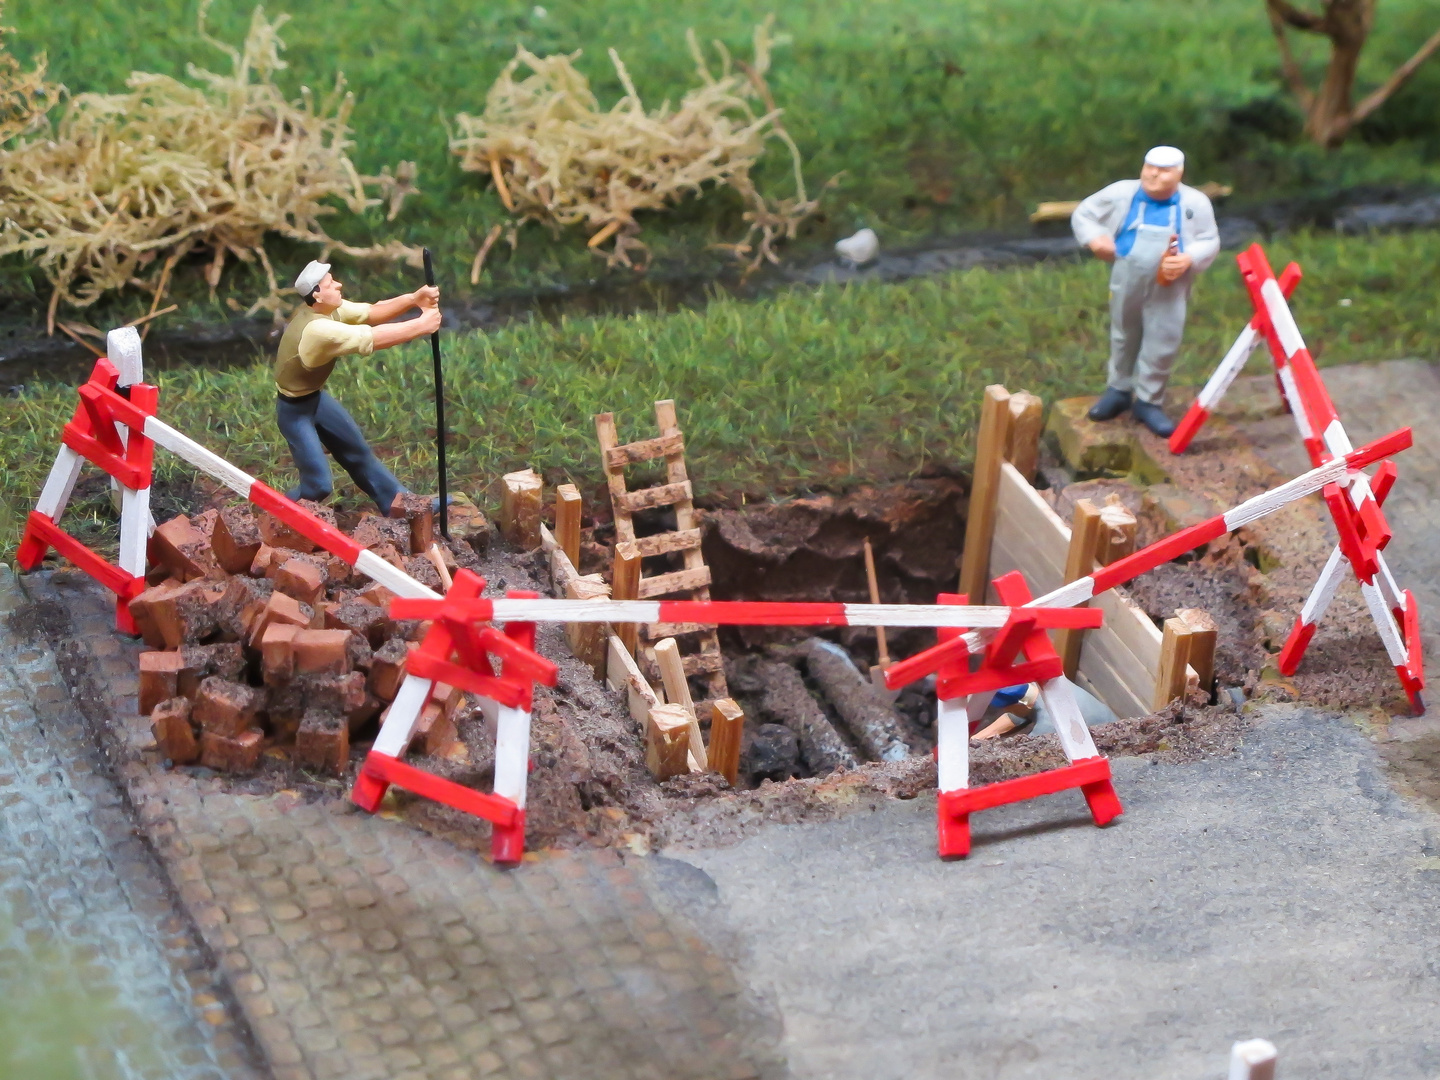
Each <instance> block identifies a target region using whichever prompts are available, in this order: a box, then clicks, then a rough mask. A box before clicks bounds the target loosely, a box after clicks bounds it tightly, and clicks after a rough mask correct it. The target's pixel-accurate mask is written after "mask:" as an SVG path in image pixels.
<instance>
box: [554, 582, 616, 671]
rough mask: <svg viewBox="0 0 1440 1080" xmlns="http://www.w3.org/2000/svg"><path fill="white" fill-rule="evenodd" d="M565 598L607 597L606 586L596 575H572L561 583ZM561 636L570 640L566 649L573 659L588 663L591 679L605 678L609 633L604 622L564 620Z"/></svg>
mask: <svg viewBox="0 0 1440 1080" xmlns="http://www.w3.org/2000/svg"><path fill="white" fill-rule="evenodd" d="M565 598H566V599H567V600H609V599H610V586H609V585H606V584H605V582H604V580H603V579H602V578H601V577H600V575H599V574H586V575H585V576H584V577H573V578H571V579H570V580H569V581H567V582H566V583H565ZM565 638H566V640H567V641H569V642H570V651H571V652H573V653H574V654H575V659H577V660H579V661H580V662H581V663H583V664H588V665H589V667H590V670H591V671H593V672H594V673H595V678H597V679H603V678H604V677H605V666H606V659H607V656H606V645H607V642H608V638H609V634H607V633H606V629H605V624H604V623H566V624H565Z"/></svg>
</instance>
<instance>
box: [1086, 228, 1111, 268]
mask: <svg viewBox="0 0 1440 1080" xmlns="http://www.w3.org/2000/svg"><path fill="white" fill-rule="evenodd" d="M1087 246H1088V247H1089V248H1090V250H1091V251H1093V252H1094V253H1095V257H1096V258H1097V259H1101V260H1103V261H1105V262H1114V261H1115V238H1114V237H1113V236H1111V235H1110V234H1109V233H1105V234H1103V235H1101V236H1097V237H1096V238H1095V239H1094V240H1091V241H1090V243H1089V244H1088V245H1087Z"/></svg>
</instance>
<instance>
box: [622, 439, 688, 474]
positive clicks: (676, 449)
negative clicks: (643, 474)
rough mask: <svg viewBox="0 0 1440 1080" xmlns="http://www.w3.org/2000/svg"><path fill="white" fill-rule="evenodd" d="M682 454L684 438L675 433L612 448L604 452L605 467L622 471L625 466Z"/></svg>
mask: <svg viewBox="0 0 1440 1080" xmlns="http://www.w3.org/2000/svg"><path fill="white" fill-rule="evenodd" d="M684 452H685V439H684V436H682V435H681V434H680V432H678V431H676V432H672V433H671V434H669V435H661V436H660V437H659V438H656V439H645V440H644V441H643V442H632V443H626V444H625V445H624V446H612V447H611V448H610V449H609V450H606V451H605V465H606V467H607V468H610V469H623V468H625V466H626V465H638V464H639V463H640V462H642V461H653V460H654V459H655V458H657V457H666V456H668V455H670V454H683V453H684Z"/></svg>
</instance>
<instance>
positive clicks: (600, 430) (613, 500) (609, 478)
mask: <svg viewBox="0 0 1440 1080" xmlns="http://www.w3.org/2000/svg"><path fill="white" fill-rule="evenodd" d="M595 438H596V441H598V442H599V443H600V467H601V468H602V469H604V470H605V486H606V487H608V488H609V489H610V506H611V508H612V509H613V510H614V511H615V539H616V541H617V542H620V543H623V542H625V541H629V540H634V539H635V526H634V525H633V524H632V523H631V521H630V515H629V513H628V512H626V511H625V510H624V509H623V508H622V507H621V505H620V500H621V499H623V498H624V497H625V474H624V473H623V472H621V471H620V470H619V469H612V468H610V466H609V464H608V463H607V460H606V457H605V455H606V452H607V451H609V450H612V449H614V447H615V445H616V444H617V443H618V442H619V441H620V440H619V439H618V438H617V437H616V434H615V414H614V413H608V412H607V413H599V414H598V415H597V416H596V417H595Z"/></svg>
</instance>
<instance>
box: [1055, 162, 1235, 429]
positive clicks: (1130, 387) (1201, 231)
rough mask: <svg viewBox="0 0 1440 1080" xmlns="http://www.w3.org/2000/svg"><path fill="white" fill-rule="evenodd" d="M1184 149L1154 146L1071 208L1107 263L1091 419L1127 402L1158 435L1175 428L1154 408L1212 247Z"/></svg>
mask: <svg viewBox="0 0 1440 1080" xmlns="http://www.w3.org/2000/svg"><path fill="white" fill-rule="evenodd" d="M1184 174H1185V155H1184V154H1182V153H1181V152H1180V151H1179V150H1177V149H1175V147H1173V146H1157V147H1155V148H1153V149H1152V150H1151V151H1150V152H1149V153H1148V154H1146V155H1145V164H1144V166H1143V167H1142V168H1141V170H1140V179H1138V180H1120V181H1117V182H1116V183H1113V184H1111V185H1110V186H1109V187H1107V188H1104V189H1102V190H1100V191H1097V192H1096V193H1095V194H1094V195H1091V196H1090V197H1089V198H1088V199H1086V200H1085V201H1084V202H1082V203H1081V204H1080V205H1079V206H1078V207H1076V208H1075V213H1074V214H1072V215H1071V217H1070V227H1071V228H1072V229H1073V230H1074V231H1075V239H1076V240H1078V241H1079V242H1080V244H1081V245H1082V246H1084V247H1088V248H1089V249H1090V250H1091V251H1093V252H1094V253H1095V255H1096V257H1097V258H1100V259H1104V260H1105V261H1106V262H1110V263H1114V264H1115V265H1114V268H1113V269H1112V270H1111V271H1110V368H1109V371H1108V373H1107V378H1106V382H1107V384H1108V386H1107V389H1106V390H1105V393H1104V394H1103V395H1102V396H1101V398H1100V400H1099V401H1097V402H1096V403H1095V404H1094V406H1093V407H1092V408H1091V409H1090V413H1089V416H1090V419H1091V420H1113V419H1114V418H1115V417H1117V416H1119V415H1120V414H1121V413H1123V412H1124V411H1125V410H1126V409H1129V410H1130V411H1131V413H1132V414H1133V415H1134V417H1135V419H1136V420H1139V421H1140V422H1141V423H1142V424H1144V425H1145V426H1146V427H1147V428H1149V429H1150V430H1151V431H1153V432H1154V433H1155V434H1156V435H1159V436H1161V437H1168V436H1169V435H1170V433H1171V432H1172V431H1174V430H1175V422H1174V421H1173V420H1171V419H1170V418H1169V417H1168V416H1166V415H1165V410H1164V409H1163V408H1162V405H1163V402H1164V399H1165V384H1166V382H1167V381H1168V380H1169V378H1170V370H1171V368H1173V367H1174V366H1175V355H1176V353H1178V352H1179V351H1180V339H1181V337H1182V336H1183V335H1184V333H1185V306H1186V303H1187V301H1188V300H1189V299H1190V286H1191V285H1192V283H1193V282H1194V280H1195V275H1196V274H1198V273H1200V272H1201V271H1203V270H1204V269H1205V268H1206V267H1208V266H1209V265H1210V264H1211V263H1212V262H1214V261H1215V256H1216V255H1217V254H1219V252H1220V232H1219V230H1218V229H1217V228H1216V227H1215V211H1214V209H1213V208H1212V207H1211V205H1210V200H1209V199H1208V198H1206V196H1205V194H1204V193H1203V192H1201V191H1197V190H1195V189H1194V188H1192V187H1187V186H1185V185H1184V184H1182V183H1181V182H1180V179H1181V177H1182V176H1184Z"/></svg>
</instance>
